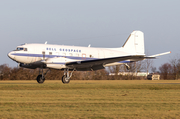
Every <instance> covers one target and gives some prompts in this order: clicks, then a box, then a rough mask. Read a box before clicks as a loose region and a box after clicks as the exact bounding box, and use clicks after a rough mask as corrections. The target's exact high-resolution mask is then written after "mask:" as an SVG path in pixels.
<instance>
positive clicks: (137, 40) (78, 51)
mask: <svg viewBox="0 0 180 119" xmlns="http://www.w3.org/2000/svg"><path fill="white" fill-rule="evenodd" d="M169 53H171V52H165V53H161V54H157V55H152V56H146V55H145V50H144V33H143V32H142V31H133V32H132V33H131V34H130V35H129V37H128V39H127V40H126V42H125V43H124V45H123V46H122V47H118V48H96V47H91V46H90V45H89V46H88V47H80V46H66V45H50V44H47V42H46V43H45V44H37V43H36V44H23V45H20V46H17V48H16V50H13V51H11V52H10V53H8V57H9V58H10V59H12V60H14V61H16V62H17V63H19V66H20V67H23V68H30V69H36V68H39V75H38V76H37V79H36V80H37V82H38V83H43V82H44V81H45V75H46V74H47V72H48V71H49V70H50V69H59V70H64V75H63V77H62V83H64V84H67V83H69V82H70V78H71V76H72V74H73V72H74V71H95V70H99V69H104V68H105V67H107V66H114V65H119V64H124V65H125V66H126V67H127V69H129V68H130V67H129V65H127V63H131V62H136V61H141V60H144V59H155V58H156V57H157V56H161V55H165V54H169ZM44 69H47V70H46V72H45V73H44V72H43V70H44ZM70 71H71V72H70Z"/></svg>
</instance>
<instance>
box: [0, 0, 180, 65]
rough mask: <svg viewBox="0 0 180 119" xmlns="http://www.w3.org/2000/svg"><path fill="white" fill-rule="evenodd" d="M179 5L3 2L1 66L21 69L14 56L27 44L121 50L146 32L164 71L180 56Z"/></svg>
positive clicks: (150, 51) (150, 0) (175, 0)
mask: <svg viewBox="0 0 180 119" xmlns="http://www.w3.org/2000/svg"><path fill="white" fill-rule="evenodd" d="M179 5H180V1H179V0H156V1H155V0H1V1H0V41H1V42H0V56H1V58H0V65H1V64H8V65H9V66H11V67H16V66H17V63H16V62H14V61H12V60H11V59H9V58H8V57H7V54H8V52H10V51H12V50H14V49H15V48H16V46H18V45H21V44H24V43H45V42H46V41H47V42H48V44H59V45H77V46H85V47H87V46H88V45H89V44H91V47H108V48H114V47H121V46H122V45H123V44H124V42H125V41H126V39H127V38H128V36H129V35H130V33H131V32H132V31H134V30H140V31H142V32H144V36H145V51H146V55H154V54H158V53H163V52H167V51H171V52H172V53H171V54H169V55H164V56H161V57H160V58H158V59H156V60H153V66H154V67H157V69H158V67H159V66H161V65H162V64H164V63H167V62H170V60H171V59H173V58H175V57H176V58H177V56H179V54H180V53H179V51H180V48H179V45H180V39H179V34H180V33H179V31H180V23H179V22H180V7H179Z"/></svg>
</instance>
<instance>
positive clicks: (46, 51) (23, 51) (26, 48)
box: [8, 44, 131, 69]
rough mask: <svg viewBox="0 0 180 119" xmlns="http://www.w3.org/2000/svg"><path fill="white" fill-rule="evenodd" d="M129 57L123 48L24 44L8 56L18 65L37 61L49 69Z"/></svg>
mask: <svg viewBox="0 0 180 119" xmlns="http://www.w3.org/2000/svg"><path fill="white" fill-rule="evenodd" d="M126 55H131V54H130V53H127V52H124V51H123V48H113V49H111V48H92V47H78V46H65V45H49V44H25V45H21V46H18V47H17V49H16V50H14V51H12V52H10V53H9V54H8V56H9V57H10V58H11V59H13V60H15V61H16V62H18V63H24V64H30V63H35V62H38V61H41V62H44V63H46V64H47V67H49V68H55V69H62V68H66V65H65V63H67V62H73V61H83V60H93V59H102V58H109V57H117V56H126ZM42 60H43V61H42ZM127 62H129V61H124V62H115V63H111V64H107V65H106V66H111V65H117V64H120V63H127Z"/></svg>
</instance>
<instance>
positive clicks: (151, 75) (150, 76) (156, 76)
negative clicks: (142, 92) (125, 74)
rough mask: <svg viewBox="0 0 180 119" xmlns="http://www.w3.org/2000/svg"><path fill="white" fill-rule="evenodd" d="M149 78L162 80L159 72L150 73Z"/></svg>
mask: <svg viewBox="0 0 180 119" xmlns="http://www.w3.org/2000/svg"><path fill="white" fill-rule="evenodd" d="M147 79H148V80H160V75H159V74H149V75H148V76H147Z"/></svg>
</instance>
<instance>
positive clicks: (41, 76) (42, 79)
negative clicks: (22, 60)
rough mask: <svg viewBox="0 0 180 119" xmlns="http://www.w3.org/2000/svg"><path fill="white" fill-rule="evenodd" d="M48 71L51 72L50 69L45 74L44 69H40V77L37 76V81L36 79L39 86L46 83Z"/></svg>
mask: <svg viewBox="0 0 180 119" xmlns="http://www.w3.org/2000/svg"><path fill="white" fill-rule="evenodd" d="M48 71H49V69H48V70H47V71H46V73H43V68H40V69H39V75H38V76H37V79H36V80H37V82H38V83H39V84H41V83H44V81H45V76H46V74H47V72H48Z"/></svg>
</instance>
